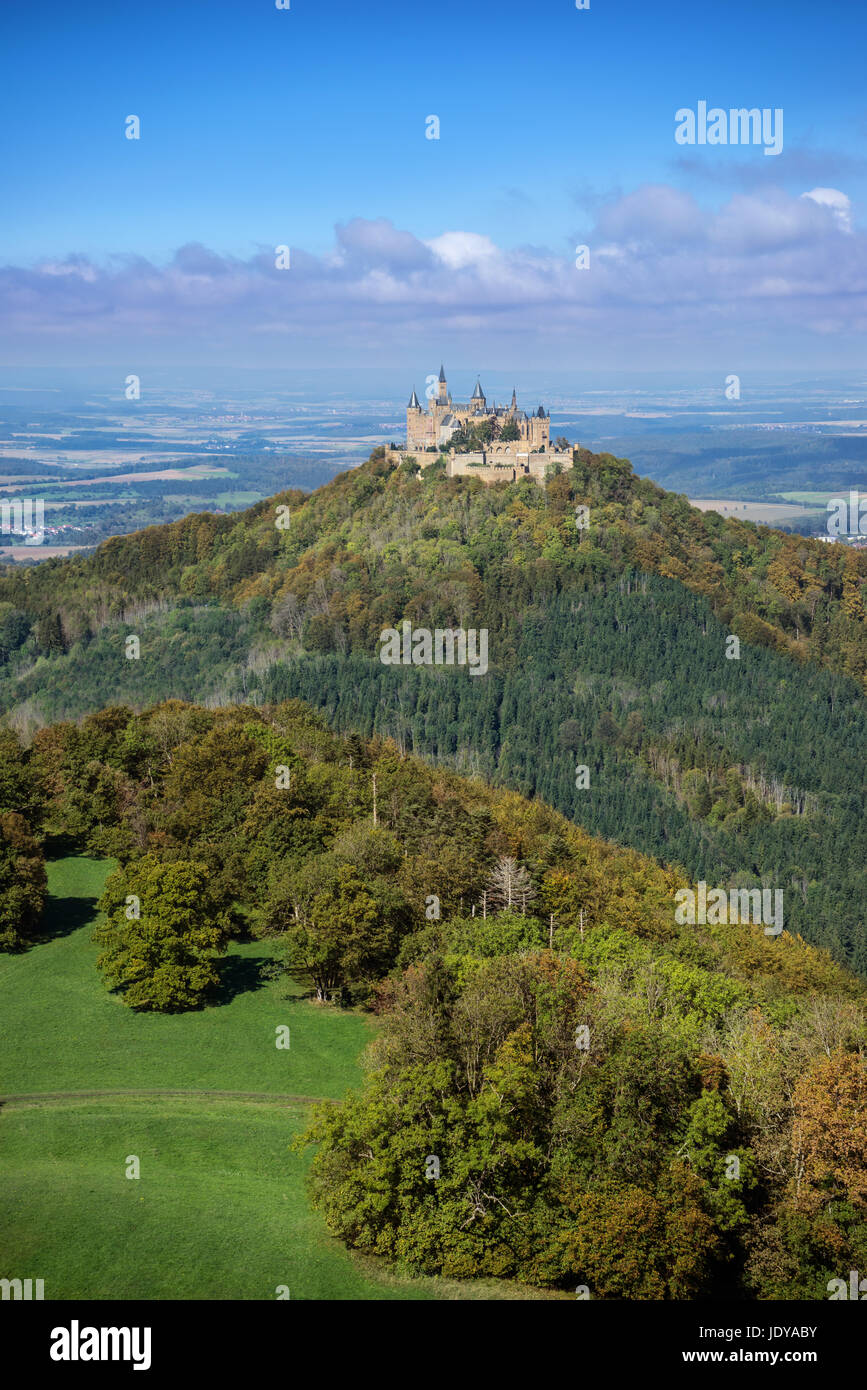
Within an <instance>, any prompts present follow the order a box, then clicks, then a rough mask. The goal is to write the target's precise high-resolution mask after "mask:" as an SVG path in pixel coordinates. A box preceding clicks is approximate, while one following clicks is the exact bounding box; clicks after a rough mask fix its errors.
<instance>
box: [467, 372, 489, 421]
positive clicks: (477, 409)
mask: <svg viewBox="0 0 867 1390" xmlns="http://www.w3.org/2000/svg"><path fill="white" fill-rule="evenodd" d="M485 407H486V401H485V393H484V391H483V390H482V383H481V381H480V380H479V379H478V377H477V378H476V389H475V391H474V392H473V394H472V398H471V400H470V410H472V411H473V412H474V413H475V414H481V415H483V414H484V412H485Z"/></svg>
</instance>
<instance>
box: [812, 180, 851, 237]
mask: <svg viewBox="0 0 867 1390" xmlns="http://www.w3.org/2000/svg"><path fill="white" fill-rule="evenodd" d="M801 197H802V198H811V199H812V201H813V202H814V203H818V204H819V206H820V207H825V208H830V209H831V212H832V214H833V217H834V221H835V222H836V223H837V226H838V227H840V228H841V230H842V231H844V232H851V231H852V204H851V203H850V202H849V199H848V198H847V197H846V194H845V193H841V192H840V190H839V188H812V189H811V190H810V192H809V193H802V194H801Z"/></svg>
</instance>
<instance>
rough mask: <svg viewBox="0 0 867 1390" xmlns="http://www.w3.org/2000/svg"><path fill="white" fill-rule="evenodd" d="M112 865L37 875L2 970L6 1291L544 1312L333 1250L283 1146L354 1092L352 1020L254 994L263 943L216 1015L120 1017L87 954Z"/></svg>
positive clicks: (280, 992)
mask: <svg viewBox="0 0 867 1390" xmlns="http://www.w3.org/2000/svg"><path fill="white" fill-rule="evenodd" d="M110 869H111V865H110V864H107V863H103V862H98V861H96V860H92V859H86V858H69V859H65V860H61V861H59V862H56V863H54V864H52V865H50V866H49V889H50V893H51V897H50V901H49V909H48V913H47V917H46V932H47V939H46V940H44V941H43V942H42V943H40V944H39V945H37V946H34V947H33V948H32V949H30V950H29V951H26V952H24V953H22V954H21V955H16V956H4V957H0V1012H2V1017H3V1020H4V1025H3V1031H4V1046H3V1049H2V1056H0V1097H2V1100H0V1175H2V1181H0V1265H2V1269H0V1273H2V1274H3V1276H4V1277H10V1278H12V1277H20V1278H34V1279H37V1278H41V1279H44V1281H45V1297H46V1299H77V1298H84V1299H87V1298H108V1299H133V1298H143V1299H185V1298H186V1299H194V1298H203V1299H276V1298H277V1297H278V1289H288V1296H289V1298H290V1299H296V1300H297V1299H302V1300H308V1299H375V1300H380V1299H449V1300H451V1299H468V1298H469V1299H490V1298H494V1299H503V1298H507V1299H508V1298H512V1299H515V1298H518V1299H523V1298H528V1297H529V1298H539V1297H545V1295H540V1294H539V1293H538V1292H537V1291H535V1290H529V1289H525V1288H523V1287H522V1286H519V1285H512V1284H500V1283H492V1282H477V1283H470V1284H459V1283H452V1282H449V1281H447V1280H442V1279H408V1278H401V1277H399V1276H397V1275H396V1274H394V1273H392V1272H390V1271H389V1270H388V1269H387V1268H386V1267H385V1266H384V1265H382V1264H381V1263H380V1262H379V1261H374V1260H368V1259H360V1258H358V1257H356V1256H353V1255H350V1254H349V1252H348V1251H347V1250H346V1249H345V1248H344V1247H343V1246H342V1245H341V1244H340V1243H339V1242H338V1241H337V1240H335V1239H334V1238H333V1237H331V1236H330V1235H329V1234H328V1232H327V1230H326V1228H325V1225H324V1223H323V1222H322V1220H321V1218H320V1217H319V1216H318V1215H317V1213H315V1212H313V1211H312V1210H311V1209H310V1206H309V1204H308V1202H307V1198H306V1194H305V1189H304V1178H305V1173H306V1169H307V1166H308V1163H309V1160H310V1155H309V1153H307V1152H305V1153H297V1152H293V1151H291V1149H290V1145H291V1142H292V1140H293V1138H294V1137H295V1135H296V1134H298V1133H299V1132H300V1131H301V1130H302V1129H303V1128H304V1127H305V1125H306V1123H307V1119H308V1116H309V1113H310V1110H309V1105H310V1101H311V1100H312V1099H315V1098H322V1099H336V1098H339V1097H340V1096H341V1095H342V1094H343V1093H344V1092H345V1091H346V1090H347V1089H348V1088H349V1087H350V1086H353V1085H355V1084H357V1082H358V1080H359V1078H360V1069H359V1065H358V1056H359V1053H360V1052H361V1050H362V1048H363V1047H364V1044H365V1042H366V1040H367V1039H368V1038H369V1036H370V1030H369V1025H368V1023H367V1022H366V1020H365V1019H364V1018H363V1017H361V1016H360V1015H358V1014H354V1013H351V1012H347V1013H343V1012H338V1011H337V1010H336V1009H331V1008H321V1007H317V1006H316V1005H314V1004H312V1003H310V1002H309V1001H308V1000H307V999H305V998H303V997H302V996H301V995H300V994H299V993H298V992H296V991H293V989H292V987H291V986H290V987H287V985H286V982H285V981H284V980H281V981H277V982H275V981H263V980H262V979H261V976H260V968H261V966H262V964H263V963H264V962H265V961H266V960H267V959H268V957H269V955H270V952H269V949H268V947H267V945H263V943H261V942H252V943H243V944H238V943H233V944H232V945H231V946H230V948H229V954H228V956H227V957H226V958H224V959H225V962H226V967H227V968H226V970H225V976H226V988H225V997H224V1000H223V1002H222V1003H220V1004H215V1005H214V1006H213V1007H210V1008H206V1009H204V1010H202V1011H201V1012H198V1013H186V1014H176V1015H144V1014H135V1013H133V1011H132V1010H131V1009H128V1008H126V1006H125V1005H124V1004H122V1003H121V1001H120V1000H119V999H118V998H116V997H114V996H112V995H110V994H109V993H108V992H107V990H106V989H105V987H104V985H103V983H102V980H101V978H100V976H99V974H98V973H97V970H96V965H95V962H96V956H97V948H96V947H95V946H94V945H93V943H92V942H91V939H90V938H91V933H92V931H93V925H94V921H95V916H96V911H95V905H96V899H97V897H98V896H99V893H100V892H101V890H102V885H103V883H104V881H105V878H106V876H107V874H108V873H109V871H110ZM278 1026H279V1027H285V1026H288V1027H289V1029H290V1047H289V1049H288V1050H282V1049H278V1048H277V1047H276V1045H275V1040H276V1029H277V1027H278ZM100 1092H104V1093H107V1094H99V1093H100ZM215 1092H216V1093H217V1094H215ZM226 1093H233V1094H226ZM132 1158H135V1159H137V1160H138V1170H139V1173H140V1176H139V1177H138V1178H133V1177H127V1169H128V1167H131V1164H130V1160H131V1159H132ZM283 1296H285V1294H284V1295H283Z"/></svg>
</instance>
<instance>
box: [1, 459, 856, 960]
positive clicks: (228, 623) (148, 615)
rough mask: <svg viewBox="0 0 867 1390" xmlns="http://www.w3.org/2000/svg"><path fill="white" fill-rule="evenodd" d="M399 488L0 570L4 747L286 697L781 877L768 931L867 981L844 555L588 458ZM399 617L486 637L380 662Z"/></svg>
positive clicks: (660, 848) (380, 487) (356, 480)
mask: <svg viewBox="0 0 867 1390" xmlns="http://www.w3.org/2000/svg"><path fill="white" fill-rule="evenodd" d="M417 473H418V470H417V469H416V467H415V466H414V465H413V464H411V463H404V464H401V465H398V466H397V467H396V468H395V467H393V466H391V465H389V463H388V462H387V461H386V459H385V458H384V456H383V455H382V453H381V452H380V453H375V454H374V455H373V456H372V457H371V459H370V460H369V461H368V463H367V464H365V465H364V466H363V467H361V468H359V469H356V470H353V471H352V472H350V473H346V474H343V475H341V476H340V477H338V478H336V479H334V480H333V481H332V482H331V483H329V484H327V485H326V486H325V487H323V488H320V489H319V490H318V491H317V492H315V493H313V494H311V495H309V496H305V495H303V494H300V493H288V494H284V495H283V496H282V497H278V498H275V499H272V500H271V501H269V502H268V503H261V504H258V505H257V506H256V507H253V508H251V509H250V510H249V511H248V512H245V513H242V514H240V515H236V516H231V517H214V516H208V515H194V516H190V517H187V518H185V519H184V520H183V521H181V522H177V523H174V524H172V525H170V526H163V527H156V528H153V529H152V530H149V531H145V532H142V533H139V534H137V535H134V536H130V537H126V538H117V539H114V540H112V541H110V542H108V543H106V544H105V545H103V546H101V547H100V548H99V550H98V551H97V552H96V553H95V554H94V555H92V556H90V557H88V558H87V559H84V560H72V561H49V562H47V563H46V564H43V565H40V566H38V567H34V568H32V569H28V570H18V571H16V570H14V569H6V570H5V571H3V572H2V574H0V644H2V645H0V656H2V657H3V658H4V664H3V666H2V668H0V670H2V672H3V673H5V674H0V707H2V708H3V709H4V710H6V711H7V712H8V718H9V720H10V722H11V723H12V724H13V726H15V727H16V728H18V729H19V730H20V731H21V732H23V733H25V734H30V733H32V732H33V730H34V729H35V728H37V727H39V726H40V725H41V724H44V723H46V722H49V721H51V720H56V719H60V718H69V717H79V716H80V715H82V714H84V713H85V712H87V711H88V710H93V709H99V708H102V707H103V706H105V705H108V704H111V703H116V702H118V701H121V702H125V703H127V704H129V705H131V706H133V707H135V708H141V707H143V706H144V705H146V704H148V703H150V702H154V701H158V700H161V699H164V698H166V697H169V696H175V697H179V698H183V699H188V700H205V701H209V702H212V703H221V702H223V703H224V702H227V701H230V700H233V699H243V700H247V701H253V702H261V701H274V700H281V699H285V698H293V697H301V698H304V699H305V700H307V701H309V702H310V703H312V704H315V705H318V706H319V707H320V708H321V709H322V710H323V711H324V712H325V713H326V715H327V716H328V718H329V720H330V722H331V723H332V724H333V725H334V726H335V727H337V728H340V729H344V730H350V729H354V730H356V731H358V732H360V733H362V734H364V735H369V734H371V733H374V732H376V733H381V734H385V735H389V736H391V737H393V738H394V739H395V740H396V742H397V743H398V746H400V747H401V748H403V749H405V750H407V751H415V752H417V753H422V754H424V755H426V756H429V757H430V758H432V759H435V760H436V761H438V762H440V763H446V764H449V765H451V766H453V767H455V768H458V769H468V770H471V771H475V772H478V773H480V774H482V775H484V776H485V777H486V778H488V779H489V780H490V781H491V782H493V783H495V784H504V785H509V786H512V787H515V788H516V789H517V790H519V791H521V792H522V793H524V794H525V795H538V796H540V797H541V798H542V799H544V800H546V801H548V802H549V803H550V804H552V805H554V806H556V807H557V809H558V810H560V811H562V812H563V813H565V814H566V815H568V816H569V817H570V818H572V819H574V820H575V821H578V822H579V823H581V824H582V825H584V826H586V827H587V828H588V829H590V830H592V831H594V832H596V833H599V834H601V835H604V836H605V837H607V838H608V839H611V840H617V841H619V842H621V843H624V844H628V845H632V846H633V847H634V848H636V849H639V850H641V851H643V852H645V853H648V854H652V855H655V856H657V857H658V858H659V859H660V860H665V861H667V862H674V863H678V864H680V865H682V866H683V867H684V868H685V870H686V871H688V872H689V873H690V874H691V875H692V876H693V877H694V878H695V879H700V878H705V879H708V880H709V881H713V882H717V883H722V884H737V883H755V882H757V881H761V882H762V883H763V884H764V885H765V886H769V887H770V886H776V887H779V888H782V889H783V890H785V892H786V895H787V896H786V921H787V925H790V926H791V927H792V928H793V929H794V930H796V931H799V932H801V933H802V934H803V935H804V937H805V938H806V939H807V940H809V941H812V942H815V943H817V944H821V945H825V946H827V947H828V948H829V949H830V950H831V951H832V952H833V954H834V955H835V956H836V957H837V958H838V959H839V960H841V961H846V962H848V963H850V964H852V965H854V966H855V968H856V969H858V970H859V971H861V972H864V973H867V911H865V902H864V876H863V865H864V863H865V862H867V804H865V785H864V784H865V779H864V776H863V769H864V765H865V761H867V704H865V701H864V698H863V684H864V681H865V672H867V647H865V640H867V639H865V623H864V616H863V590H864V583H865V575H867V556H865V554H864V553H863V552H860V553H859V552H855V551H853V550H850V549H848V548H845V547H843V546H826V545H822V544H820V543H818V542H811V541H808V540H805V539H804V538H802V537H796V536H787V535H783V534H782V533H779V532H775V531H771V530H769V529H767V528H764V527H756V526H754V525H752V524H750V523H747V522H741V521H737V520H724V519H723V518H721V517H719V516H717V515H715V514H713V513H700V512H698V511H695V510H693V509H692V508H690V507H689V505H688V504H687V502H686V501H685V499H684V498H682V497H677V496H674V495H673V494H670V493H665V492H662V491H661V490H660V489H659V488H657V487H655V486H654V484H652V483H650V482H648V481H645V480H640V479H638V478H636V477H635V475H634V474H633V473H632V471H631V469H630V466H629V464H628V463H627V462H625V461H623V460H617V459H614V458H612V457H610V456H609V455H600V456H591V455H588V454H586V453H582V452H581V451H577V452H576V455H575V463H574V467H573V468H572V469H571V470H569V471H568V472H565V473H561V474H559V475H558V476H555V477H553V478H552V479H551V480H550V482H549V483H548V485H547V486H546V488H544V489H542V488H540V487H538V486H537V485H536V484H535V483H533V482H529V481H527V482H521V483H517V484H514V485H509V484H503V485H499V486H496V487H486V486H485V485H483V484H481V483H479V482H476V481H474V480H471V479H448V478H446V477H445V476H444V474H443V471H442V468H441V467H440V466H439V465H437V464H434V465H433V466H432V467H431V468H429V469H427V470H425V473H424V475H423V476H422V477H418V476H417ZM580 506H586V507H587V508H588V509H589V527H588V528H587V529H581V528H579V527H578V526H576V519H578V516H577V515H576V511H577V508H579V507H580ZM281 508H282V510H281ZM278 522H279V523H280V524H279V525H278V524H277V523H278ZM403 619H408V620H410V621H411V623H412V624H413V625H414V626H416V627H419V626H424V627H428V628H431V629H434V628H437V627H443V628H448V627H452V626H457V625H461V626H463V627H465V628H469V627H477V628H485V629H487V630H488V634H489V660H490V669H489V671H488V673H487V674H486V675H485V676H484V677H482V678H474V677H471V676H469V675H468V674H467V672H466V670H448V669H444V668H442V667H439V668H437V667H433V668H431V667H425V666H418V667H416V666H408V667H407V666H384V665H383V664H382V663H381V662H380V660H379V649H380V642H379V638H380V634H381V632H382V630H383V629H384V628H387V627H394V626H398V625H399V624H400V623H401V620H403ZM731 634H739V635H740V638H741V639H742V640H741V648H740V656H739V659H727V649H728V648H729V645H730V644H729V641H728V639H729V637H730V636H731ZM130 636H135V637H137V638H138V639H139V642H140V655H139V656H138V658H135V657H128V655H127V652H128V648H127V638H128V637H130ZM578 766H585V767H586V768H587V769H588V773H589V783H588V784H587V785H585V786H583V787H581V788H579V787H578V786H577V785H576V767H578Z"/></svg>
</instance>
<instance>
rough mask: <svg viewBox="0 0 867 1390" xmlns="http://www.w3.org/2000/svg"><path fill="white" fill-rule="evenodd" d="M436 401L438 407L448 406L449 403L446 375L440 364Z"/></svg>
mask: <svg viewBox="0 0 867 1390" xmlns="http://www.w3.org/2000/svg"><path fill="white" fill-rule="evenodd" d="M437 401H438V403H439V405H448V403H449V388H448V383H447V382H446V374H445V372H444V371H443V365H442V363H440V387H439V395H438V397H437Z"/></svg>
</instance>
